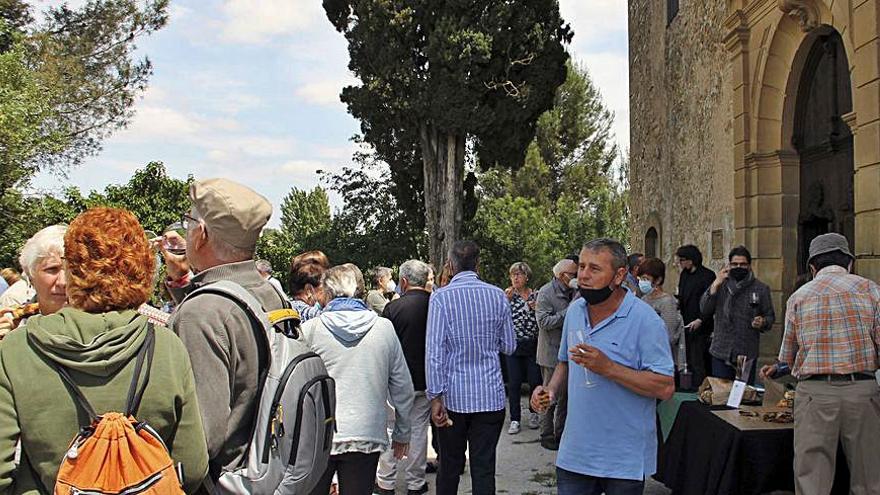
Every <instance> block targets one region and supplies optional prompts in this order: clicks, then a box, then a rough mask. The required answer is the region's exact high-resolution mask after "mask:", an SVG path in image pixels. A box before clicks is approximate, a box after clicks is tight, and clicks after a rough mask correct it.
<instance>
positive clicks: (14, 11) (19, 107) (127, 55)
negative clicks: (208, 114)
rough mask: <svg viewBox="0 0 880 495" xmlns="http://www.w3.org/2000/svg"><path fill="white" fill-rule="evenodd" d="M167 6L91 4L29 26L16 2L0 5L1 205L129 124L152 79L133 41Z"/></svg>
mask: <svg viewBox="0 0 880 495" xmlns="http://www.w3.org/2000/svg"><path fill="white" fill-rule="evenodd" d="M167 6H168V0H152V1H147V2H142V1H137V0H90V1H88V2H86V3H85V4H84V5H83V6H82V7H80V8H78V9H71V8H70V7H68V6H67V4H62V5H61V6H59V7H49V8H47V9H46V10H45V11H44V12H43V15H42V20H41V21H39V22H36V21H34V20H33V16H32V13H31V11H30V8H29V6H28V5H27V4H25V3H24V2H21V1H19V0H3V1H2V2H0V110H2V111H0V199H2V196H3V195H5V194H9V191H11V190H12V189H13V188H23V187H24V186H26V185H27V183H28V181H29V180H30V179H31V178H32V177H33V176H34V174H36V173H37V172H38V171H39V170H45V169H51V170H53V171H55V172H59V173H64V172H65V171H67V170H68V169H69V168H70V167H71V166H74V165H76V164H78V163H80V162H81V161H82V160H83V158H85V157H86V156H89V155H92V154H94V153H95V152H97V151H98V150H99V149H100V145H101V141H102V140H103V139H104V138H106V137H107V136H108V135H109V134H110V133H112V132H113V131H115V130H117V129H119V128H121V127H124V126H126V125H127V124H128V123H129V122H130V120H131V117H132V115H133V104H134V101H135V98H136V97H137V95H138V94H140V93H141V92H143V90H144V89H145V88H146V85H147V81H148V79H149V76H150V75H151V73H152V64H151V63H150V61H149V59H147V58H143V59H140V60H136V59H135V57H134V50H135V49H136V45H135V42H136V41H137V40H138V39H139V38H140V37H142V36H144V35H148V34H150V33H152V32H154V31H156V30H157V29H160V28H161V27H162V26H164V25H165V23H166V21H167ZM3 204H5V203H3ZM0 213H2V212H0Z"/></svg>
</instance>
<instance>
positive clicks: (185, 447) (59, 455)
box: [0, 308, 208, 494]
mask: <svg viewBox="0 0 880 495" xmlns="http://www.w3.org/2000/svg"><path fill="white" fill-rule="evenodd" d="M28 335H30V336H31V339H30V340H29V339H28ZM146 335H147V319H146V317H144V316H140V315H139V314H138V313H137V312H136V311H133V310H129V311H122V312H109V313H103V314H90V313H86V312H83V311H80V310H77V309H73V308H64V309H62V310H61V311H59V312H58V313H56V314H53V315H48V316H35V317H32V318H30V319H29V320H28V322H27V325H26V326H25V327H24V328H20V329H18V330H15V331H13V332H11V333H9V335H7V336H6V338H5V339H3V341H2V342H0V494H6V493H16V494H17V493H39V492H38V490H37V483H35V480H34V474H35V473H36V474H38V475H39V477H40V480H41V481H42V483H43V485H44V486H45V487H46V488H47V489H49V490H50V491H51V490H52V489H53V487H54V485H55V477H56V475H57V473H58V468H59V466H60V464H61V460H62V459H63V457H64V455H65V453H66V451H67V448H68V445H69V444H70V441H71V440H73V438H74V436H76V434H77V432H78V431H79V429H80V426H82V424H81V423H82V422H84V421H86V415H85V412H84V411H81V410H80V408H79V407H78V406H77V405H76V404H75V402H74V399H73V396H72V395H71V392H70V391H69V390H68V388H67V387H65V385H64V383H63V382H62V381H61V377H60V376H59V375H58V373H57V372H56V371H55V369H54V368H52V367H51V366H50V364H49V363H48V362H47V361H46V360H52V361H55V362H56V363H59V364H61V365H63V366H64V367H66V368H67V369H68V370H69V372H70V375H71V377H72V378H73V380H74V381H75V382H76V384H77V386H78V387H79V388H80V390H82V393H83V394H84V395H85V396H86V398H87V399H88V401H89V403H91V404H92V406H93V407H94V408H95V411H96V412H97V413H98V414H101V413H103V412H108V411H117V412H124V409H125V401H126V396H127V394H128V387H129V385H130V382H131V378H132V374H133V373H134V366H135V359H134V357H135V356H136V355H137V352H138V350H139V349H140V346H141V344H142V343H143V342H144V339H145V338H146ZM155 345H156V347H155V353H154V356H153V363H152V367H151V368H150V381H149V385H148V386H147V389H146V392H145V393H144V396H143V399H142V402H141V405H140V409H139V410H138V411H137V413H136V415H135V416H136V417H137V419H138V420H140V421H146V422H147V424H149V425H150V426H151V427H153V429H155V430H156V431H157V432H158V433H159V435H160V436H161V437H162V438H163V439H164V440H165V443H166V445H168V448H169V449H170V450H171V457H172V458H173V459H174V460H175V461H176V462H181V463H183V467H184V473H185V475H184V476H185V480H184V489H185V490H186V491H187V492H188V493H191V492H194V491H195V490H196V489H197V488H198V486H199V484H200V483H201V481H202V480H203V479H204V477H205V474H206V473H207V469H208V467H207V466H208V453H207V444H206V442H205V434H204V431H203V429H202V421H201V416H200V414H199V406H198V401H197V399H196V392H195V381H194V379H193V372H192V366H191V365H190V361H189V357H188V355H187V352H186V349H184V347H183V344H182V343H181V342H180V340H179V339H178V338H177V336H176V335H174V334H173V333H172V332H171V331H170V330H168V329H167V328H164V327H158V326H157V327H156V337H155ZM19 440H21V446H22V451H21V462H20V463H19V465H18V467H17V468H16V465H15V451H16V442H17V441H19Z"/></svg>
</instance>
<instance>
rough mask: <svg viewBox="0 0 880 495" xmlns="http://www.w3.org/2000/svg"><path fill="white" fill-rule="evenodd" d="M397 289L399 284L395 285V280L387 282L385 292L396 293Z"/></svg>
mask: <svg viewBox="0 0 880 495" xmlns="http://www.w3.org/2000/svg"><path fill="white" fill-rule="evenodd" d="M396 289H397V284H395V283H394V280H389V281H387V282H385V292H394V291H395V290H396Z"/></svg>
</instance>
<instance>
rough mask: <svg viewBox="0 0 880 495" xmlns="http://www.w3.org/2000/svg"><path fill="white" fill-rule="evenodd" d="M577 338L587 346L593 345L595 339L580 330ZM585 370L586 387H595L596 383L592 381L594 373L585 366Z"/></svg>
mask: <svg viewBox="0 0 880 495" xmlns="http://www.w3.org/2000/svg"><path fill="white" fill-rule="evenodd" d="M577 338H578V340H579V341H580V342H581V343H584V344H587V345H589V346H592V345H593V337H592V335H590V333H589V332H586V331H584V330H578V331H577ZM583 368H584V377H585V380H584V386H585V387H587V388H592V387H595V386H596V382H595V381H593V379H592V372H591V371H590V370H589V369H587V367H586V366H584V367H583Z"/></svg>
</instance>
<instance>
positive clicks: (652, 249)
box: [645, 227, 659, 258]
mask: <svg viewBox="0 0 880 495" xmlns="http://www.w3.org/2000/svg"><path fill="white" fill-rule="evenodd" d="M658 254H659V253H658V252H657V229H655V228H654V227H651V228H649V229H648V232H647V233H645V256H647V257H648V258H658V257H659V256H658Z"/></svg>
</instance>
